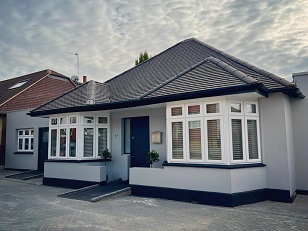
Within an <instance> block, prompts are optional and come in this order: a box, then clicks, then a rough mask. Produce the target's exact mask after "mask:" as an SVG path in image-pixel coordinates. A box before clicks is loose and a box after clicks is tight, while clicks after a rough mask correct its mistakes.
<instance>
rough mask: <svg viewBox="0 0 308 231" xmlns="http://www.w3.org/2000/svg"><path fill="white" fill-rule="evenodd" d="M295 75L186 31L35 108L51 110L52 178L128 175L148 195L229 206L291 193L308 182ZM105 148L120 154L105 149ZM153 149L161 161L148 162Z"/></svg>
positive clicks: (306, 87) (45, 113) (37, 113)
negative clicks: (140, 59) (107, 155)
mask: <svg viewBox="0 0 308 231" xmlns="http://www.w3.org/2000/svg"><path fill="white" fill-rule="evenodd" d="M294 79H295V82H294V83H291V82H289V81H287V80H285V79H283V78H280V77H278V76H276V75H274V74H271V73H269V72H267V71H264V70H262V69H260V68H257V67H255V66H253V65H251V64H249V63H247V62H244V61H242V60H240V59H238V58H235V57H233V56H231V55H229V54H226V53H224V52H222V51H220V50H218V49H216V48H214V47H211V46H209V45H207V44H205V43H202V42H200V41H198V40H197V39H194V38H192V39H187V40H184V41H182V42H180V43H178V44H176V45H174V46H172V47H170V48H169V49H167V50H165V51H163V52H162V53H160V54H158V55H156V56H154V57H152V58H151V59H149V60H148V61H146V62H144V63H142V64H140V65H138V66H136V67H133V68H132V69H129V70H127V71H125V72H124V73H122V74H120V75H118V76H116V77H114V78H112V79H110V80H108V81H106V82H104V83H98V82H95V81H89V82H87V83H86V84H84V85H82V86H79V87H77V88H76V89H73V90H71V91H70V92H68V93H66V94H64V95H63V96H60V97H58V98H56V99H55V100H53V101H51V102H48V103H46V104H44V105H42V106H40V107H38V108H36V109H34V110H32V111H31V112H30V113H29V114H30V115H31V116H34V117H49V134H50V135H49V147H48V160H46V161H45V171H44V179H43V182H44V184H46V185H58V186H69V187H73V188H76V187H82V186H86V185H91V184H95V183H100V182H105V181H110V180H115V179H119V178H120V179H122V180H129V183H130V185H131V189H132V194H133V195H140V196H150V197H159V198H166V199H173V200H182V201H196V202H199V203H205V204H212V205H223V206H237V205H240V204H246V203H253V202H257V201H262V200H267V199H270V200H275V201H284V202H292V201H293V199H294V198H295V196H296V192H297V190H299V191H298V192H301V193H305V192H307V190H308V181H307V178H306V177H305V175H306V174H307V170H306V168H305V167H304V166H305V165H306V164H307V162H308V157H307V155H306V152H305V150H307V142H305V140H303V138H302V137H304V136H305V134H306V132H307V131H308V130H307V129H308V127H307V126H305V125H303V126H302V124H301V121H304V118H303V116H304V114H301V113H304V112H306V111H307V108H308V107H305V105H307V101H306V100H305V99H303V98H304V94H303V93H302V92H303V91H304V92H305V91H307V92H308V84H307V80H306V79H307V77H306V78H305V77H302V74H298V75H294ZM298 86H300V87H301V86H303V89H302V91H301V90H300V89H299V87H298ZM301 88H302V87H301ZM295 111H296V113H294V112H295ZM297 111H298V112H300V113H297ZM306 124H308V123H306ZM293 127H294V129H293ZM294 137H297V140H295V139H294ZM105 149H109V150H111V153H112V161H106V160H103V159H101V158H100V157H101V153H102V152H103V150H105ZM152 149H153V150H156V151H157V152H158V153H159V154H160V156H159V159H160V160H159V162H158V163H155V164H154V165H153V168H149V163H148V161H147V153H148V151H149V150H152Z"/></svg>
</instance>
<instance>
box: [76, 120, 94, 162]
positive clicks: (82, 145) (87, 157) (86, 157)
mask: <svg viewBox="0 0 308 231" xmlns="http://www.w3.org/2000/svg"><path fill="white" fill-rule="evenodd" d="M85 128H92V129H93V155H92V156H84V148H85V147H84V129H85ZM95 137H96V129H95V125H93V126H85V125H84V126H82V139H81V141H82V142H81V147H82V156H80V158H81V160H87V159H95V158H96V157H95V155H96V148H95V146H96V145H95V143H96V142H95V141H96V138H95Z"/></svg>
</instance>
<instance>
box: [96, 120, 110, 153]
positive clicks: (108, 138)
mask: <svg viewBox="0 0 308 231" xmlns="http://www.w3.org/2000/svg"><path fill="white" fill-rule="evenodd" d="M100 128H106V129H107V149H109V142H110V131H109V126H96V134H97V135H96V136H95V139H96V145H95V147H96V150H95V153H96V158H101V156H100V155H99V153H98V129H100Z"/></svg>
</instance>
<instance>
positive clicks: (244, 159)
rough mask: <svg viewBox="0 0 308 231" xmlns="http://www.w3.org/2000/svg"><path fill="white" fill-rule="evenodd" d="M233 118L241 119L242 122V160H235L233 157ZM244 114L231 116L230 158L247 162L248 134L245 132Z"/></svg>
mask: <svg viewBox="0 0 308 231" xmlns="http://www.w3.org/2000/svg"><path fill="white" fill-rule="evenodd" d="M232 119H238V120H241V124H242V150H243V159H242V160H234V159H233V142H232V139H233V137H232ZM244 120H245V119H244V116H230V117H229V136H230V139H229V140H230V145H229V146H230V160H231V164H232V163H245V162H246V138H245V137H246V134H245V132H246V131H245V121H244Z"/></svg>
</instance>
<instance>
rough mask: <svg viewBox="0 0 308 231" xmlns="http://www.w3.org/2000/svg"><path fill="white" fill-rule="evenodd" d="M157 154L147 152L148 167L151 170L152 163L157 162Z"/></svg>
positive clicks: (152, 151)
mask: <svg viewBox="0 0 308 231" xmlns="http://www.w3.org/2000/svg"><path fill="white" fill-rule="evenodd" d="M158 158H159V153H158V152H156V151H155V150H151V151H149V152H148V161H149V163H150V166H151V168H152V165H153V163H156V162H158V161H159V159H158Z"/></svg>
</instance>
